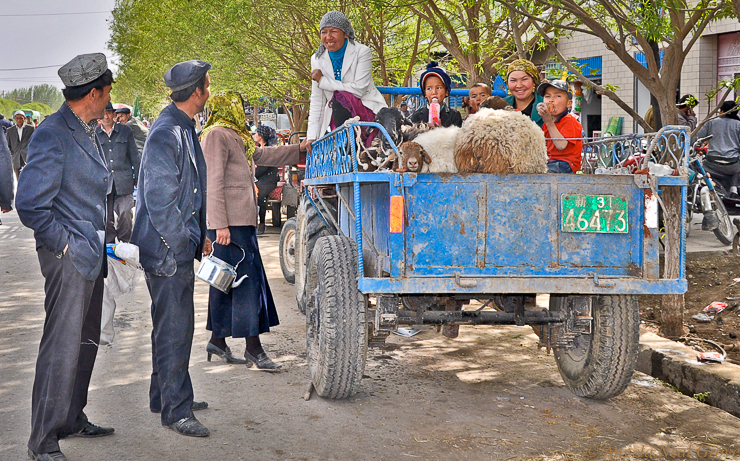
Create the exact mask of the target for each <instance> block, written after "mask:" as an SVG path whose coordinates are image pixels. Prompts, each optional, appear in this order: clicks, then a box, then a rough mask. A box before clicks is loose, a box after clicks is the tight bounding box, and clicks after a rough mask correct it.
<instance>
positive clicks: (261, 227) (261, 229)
mask: <svg viewBox="0 0 740 461" xmlns="http://www.w3.org/2000/svg"><path fill="white" fill-rule="evenodd" d="M264 233H265V223H263V222H261V223H260V224H259V226H257V235H262V234H264Z"/></svg>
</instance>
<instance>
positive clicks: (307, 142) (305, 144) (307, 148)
mask: <svg viewBox="0 0 740 461" xmlns="http://www.w3.org/2000/svg"><path fill="white" fill-rule="evenodd" d="M314 141H315V139H304V140H303V141H302V142H301V146H300V147H299V149H300V150H301V152H306V153H307V154H310V153H311V144H312V143H313V142H314Z"/></svg>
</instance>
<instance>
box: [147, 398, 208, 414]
mask: <svg viewBox="0 0 740 461" xmlns="http://www.w3.org/2000/svg"><path fill="white" fill-rule="evenodd" d="M206 408H208V402H196V401H195V400H193V403H192V404H191V405H190V409H191V410H193V411H199V410H205V409H206ZM149 410H151V412H152V413H162V410H161V409H157V410H155V409H153V408H150V409H149Z"/></svg>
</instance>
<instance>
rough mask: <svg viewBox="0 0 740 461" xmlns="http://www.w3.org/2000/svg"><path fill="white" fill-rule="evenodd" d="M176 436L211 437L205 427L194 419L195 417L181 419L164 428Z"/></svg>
mask: <svg viewBox="0 0 740 461" xmlns="http://www.w3.org/2000/svg"><path fill="white" fill-rule="evenodd" d="M165 427H167V428H169V429H172V430H173V431H175V432H177V433H178V434H182V435H186V436H188V437H208V436H209V435H211V431H209V430H208V428H207V427H205V426H204V425H202V424H201V423H200V421H198V420H197V419H195V416H191V417H189V418H183V419H181V420H180V421H178V422H176V423H175V424H170V425H169V426H165Z"/></svg>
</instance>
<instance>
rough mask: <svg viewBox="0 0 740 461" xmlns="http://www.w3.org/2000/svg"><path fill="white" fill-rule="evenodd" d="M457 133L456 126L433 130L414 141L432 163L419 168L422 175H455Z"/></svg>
mask: <svg viewBox="0 0 740 461" xmlns="http://www.w3.org/2000/svg"><path fill="white" fill-rule="evenodd" d="M459 132H460V128H459V127H456V126H450V127H447V128H435V129H433V130H430V131H427V132H426V133H422V134H420V135H419V136H417V137H416V138H415V139H414V142H416V143H418V144H419V145H420V146H421V147H423V148H424V150H425V151H427V153H428V154H429V156H430V157H431V158H432V163H429V164H426V163H425V164H424V166H423V167H422V168H421V172H422V173H457V166H456V165H455V143H456V140H457V137H458V133H459Z"/></svg>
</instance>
